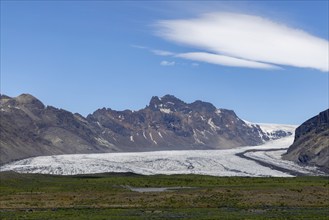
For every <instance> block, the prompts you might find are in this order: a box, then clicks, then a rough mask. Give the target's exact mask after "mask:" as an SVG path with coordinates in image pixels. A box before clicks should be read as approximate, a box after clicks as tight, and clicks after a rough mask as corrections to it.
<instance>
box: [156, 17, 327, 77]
mask: <svg viewBox="0 0 329 220" xmlns="http://www.w3.org/2000/svg"><path fill="white" fill-rule="evenodd" d="M156 26H157V28H158V31H157V33H158V35H159V36H161V37H163V38H165V39H167V40H170V41H173V42H176V43H180V44H185V45H189V46H191V47H192V48H194V49H198V50H200V49H201V50H203V52H197V53H196V52H193V53H184V54H179V55H176V56H178V57H182V58H186V59H191V60H194V61H203V62H208V63H213V64H219V65H229V66H242V67H251V68H265V69H271V68H275V65H287V66H294V67H301V68H313V69H317V70H321V71H325V72H328V71H329V42H328V41H327V40H325V39H321V38H319V37H316V36H313V35H311V34H309V33H307V32H305V31H302V30H298V29H294V28H291V27H288V26H286V25H284V24H280V23H276V22H273V21H270V20H268V19H265V18H262V17H258V16H253V15H245V14H236V13H212V14H205V15H203V16H201V17H199V18H196V19H185V20H184V19H183V20H163V21H159V22H157V24H156ZM209 52H210V53H209ZM266 63H267V64H266ZM271 64H274V65H271Z"/></svg>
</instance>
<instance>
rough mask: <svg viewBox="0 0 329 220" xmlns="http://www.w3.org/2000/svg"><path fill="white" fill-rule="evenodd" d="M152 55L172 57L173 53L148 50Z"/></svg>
mask: <svg viewBox="0 0 329 220" xmlns="http://www.w3.org/2000/svg"><path fill="white" fill-rule="evenodd" d="M150 51H151V52H152V53H154V54H155V55H159V56H174V55H175V53H173V52H170V51H166V50H150Z"/></svg>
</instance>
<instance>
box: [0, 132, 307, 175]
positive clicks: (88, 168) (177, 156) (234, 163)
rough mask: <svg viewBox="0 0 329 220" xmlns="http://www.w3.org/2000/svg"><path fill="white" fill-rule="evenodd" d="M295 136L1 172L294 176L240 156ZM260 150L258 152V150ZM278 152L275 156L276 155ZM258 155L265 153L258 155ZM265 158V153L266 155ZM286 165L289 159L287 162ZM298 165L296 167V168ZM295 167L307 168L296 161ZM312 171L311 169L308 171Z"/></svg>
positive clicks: (283, 144)
mask: <svg viewBox="0 0 329 220" xmlns="http://www.w3.org/2000/svg"><path fill="white" fill-rule="evenodd" d="M292 141H293V136H289V137H286V138H282V139H279V140H275V141H269V142H267V143H266V144H264V145H261V146H256V147H255V146H253V147H240V148H235V149H227V150H188V151H153V152H134V153H104V154H71V155H56V156H41V157H34V158H28V159H25V160H20V161H16V162H12V163H9V164H6V165H4V166H2V167H0V171H9V170H12V171H16V172H21V173H43V174H57V175H75V174H90V173H105V172H133V173H137V174H143V175H153V174H203V175H213V176H281V177H287V176H291V175H289V174H287V173H284V172H282V171H278V170H273V169H271V168H269V167H266V166H262V165H260V164H258V163H256V162H255V161H252V160H247V159H244V158H241V157H239V156H237V155H236V154H237V153H241V152H245V151H246V150H257V149H258V150H264V149H273V150H277V149H280V148H287V147H288V146H289V145H290V144H291V143H292ZM256 152H257V151H256ZM275 155H276V156H275ZM280 157H281V155H278V154H272V155H271V163H276V165H280V164H281V163H282V162H283V161H282V160H281V158H280ZM257 158H258V159H259V158H262V155H260V154H257ZM264 158H265V160H266V159H267V158H266V155H265V157H264ZM282 164H284V166H289V164H288V165H287V162H286V161H284V163H282ZM296 166H297V167H296ZM292 169H304V168H303V167H299V166H298V165H296V164H294V165H293V166H292ZM305 172H306V173H307V172H311V171H310V170H306V171H305Z"/></svg>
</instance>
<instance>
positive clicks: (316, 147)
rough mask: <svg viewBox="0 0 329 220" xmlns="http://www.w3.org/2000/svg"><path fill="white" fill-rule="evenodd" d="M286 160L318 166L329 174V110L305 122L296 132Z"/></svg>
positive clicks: (285, 157) (285, 156)
mask: <svg viewBox="0 0 329 220" xmlns="http://www.w3.org/2000/svg"><path fill="white" fill-rule="evenodd" d="M283 158H284V159H287V160H292V161H295V162H298V163H301V164H304V165H316V166H319V167H322V168H323V169H324V170H325V171H326V172H328V173H329V109H327V110H325V111H323V112H320V113H319V114H318V115H317V116H314V117H312V118H311V119H309V120H307V121H305V122H304V123H303V124H301V125H300V126H299V127H298V128H297V129H296V132H295V140H294V143H293V144H292V145H291V146H290V147H289V149H288V151H287V154H286V155H284V156H283Z"/></svg>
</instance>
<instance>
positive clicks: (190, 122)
mask: <svg viewBox="0 0 329 220" xmlns="http://www.w3.org/2000/svg"><path fill="white" fill-rule="evenodd" d="M0 119H1V123H0V135H1V139H0V150H1V155H0V163H2V164H3V163H6V162H10V161H13V160H18V159H23V158H27V157H32V156H39V155H55V154H72V153H101V152H121V151H122V152H125V151H154V150H186V149H223V148H232V147H237V146H248V145H249V146H250V145H259V144H262V143H264V142H265V141H268V140H271V139H277V138H281V137H284V136H287V135H291V134H292V132H291V129H290V130H289V129H284V130H273V131H270V132H268V131H267V130H266V129H261V127H260V126H259V125H256V124H252V123H246V122H245V121H243V120H241V119H240V118H238V117H237V115H236V114H235V113H234V111H232V110H227V109H218V108H216V107H215V106H213V105H212V104H211V103H207V102H202V101H195V102H193V103H190V104H188V103H185V102H183V101H182V100H179V99H178V98H176V97H174V96H172V95H166V96H163V97H161V98H159V97H156V96H154V97H152V99H151V101H150V103H149V105H148V106H147V107H145V108H144V109H141V110H139V111H130V110H125V111H115V110H112V109H109V108H102V109H98V110H96V111H95V112H94V113H92V114H90V115H88V116H87V117H83V116H81V115H79V114H77V113H75V114H73V113H71V112H69V111H66V110H63V109H58V108H55V107H52V106H45V105H44V104H43V103H42V102H40V101H39V100H38V99H36V98H35V97H33V96H32V95H29V94H22V95H20V96H18V97H15V98H11V97H8V96H5V95H1V97H0Z"/></svg>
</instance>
